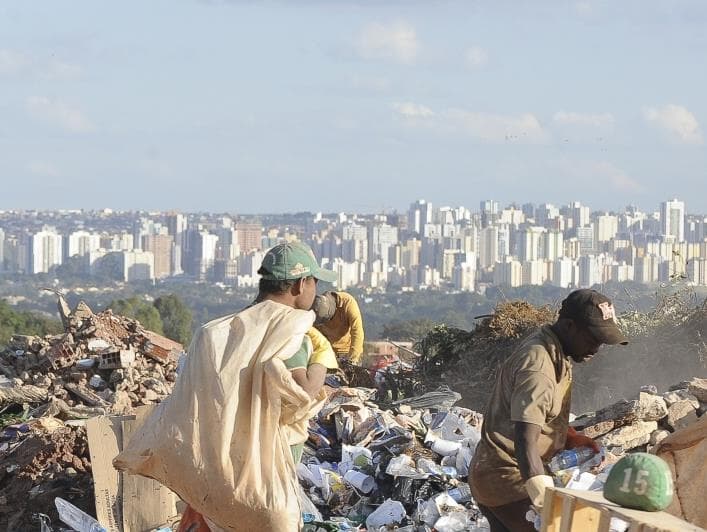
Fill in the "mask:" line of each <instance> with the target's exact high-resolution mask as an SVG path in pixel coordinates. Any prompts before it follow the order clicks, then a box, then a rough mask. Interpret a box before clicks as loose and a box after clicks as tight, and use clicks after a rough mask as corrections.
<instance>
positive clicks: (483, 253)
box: [479, 226, 500, 269]
mask: <svg viewBox="0 0 707 532" xmlns="http://www.w3.org/2000/svg"><path fill="white" fill-rule="evenodd" d="M499 258H500V255H499V252H498V227H496V226H489V227H485V228H484V229H482V230H481V231H480V232H479V265H480V266H481V268H483V269H486V268H490V267H491V266H493V265H494V264H495V263H496V262H498V260H499Z"/></svg>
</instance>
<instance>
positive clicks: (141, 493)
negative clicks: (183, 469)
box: [121, 407, 177, 532]
mask: <svg viewBox="0 0 707 532" xmlns="http://www.w3.org/2000/svg"><path fill="white" fill-rule="evenodd" d="M151 410H152V407H141V408H140V409H139V410H138V411H137V413H136V416H135V419H130V420H123V421H122V423H121V425H122V428H123V443H122V446H123V447H125V445H126V444H127V442H128V441H129V440H130V436H131V435H132V433H133V432H134V431H135V430H137V429H139V428H140V426H142V424H143V422H144V421H145V418H146V417H147V416H148V414H149V413H150V412H151ZM122 499H123V531H124V532H146V531H149V530H153V529H155V528H157V527H159V526H161V525H164V524H167V523H168V521H170V519H172V518H176V515H177V509H176V503H177V497H176V496H175V495H174V493H172V492H171V491H170V490H169V489H167V488H166V487H164V486H163V485H162V484H160V483H159V482H157V481H156V480H152V479H150V478H146V477H141V476H139V475H123V497H122Z"/></svg>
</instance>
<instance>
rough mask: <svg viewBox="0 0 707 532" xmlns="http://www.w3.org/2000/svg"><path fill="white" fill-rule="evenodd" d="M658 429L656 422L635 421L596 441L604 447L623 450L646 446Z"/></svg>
mask: <svg viewBox="0 0 707 532" xmlns="http://www.w3.org/2000/svg"><path fill="white" fill-rule="evenodd" d="M657 429H658V423H657V422H656V421H637V422H636V423H634V424H632V425H625V426H623V427H619V428H618V429H615V430H612V431H611V432H609V433H608V434H605V435H604V436H601V437H600V438H599V439H598V440H597V441H598V442H599V443H600V444H601V445H603V446H604V447H621V448H622V449H624V450H629V449H634V448H636V447H640V446H641V445H646V444H647V443H648V442H649V441H650V439H651V434H652V433H653V431H655V430H657Z"/></svg>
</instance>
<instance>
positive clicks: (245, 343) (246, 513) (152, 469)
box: [113, 242, 337, 532]
mask: <svg viewBox="0 0 707 532" xmlns="http://www.w3.org/2000/svg"><path fill="white" fill-rule="evenodd" d="M258 273H260V275H261V276H262V278H261V279H260V284H259V292H258V297H257V299H256V301H255V303H254V304H253V305H251V306H250V307H248V308H246V309H244V310H242V311H240V312H237V313H235V314H231V315H229V316H225V317H223V318H219V319H216V320H213V321H211V322H209V323H207V324H206V325H203V326H202V327H201V328H200V329H199V330H198V331H197V333H196V335H195V336H194V340H193V341H192V344H191V346H190V348H189V355H188V356H187V357H186V359H185V364H184V367H183V369H182V371H181V372H180V374H179V378H178V380H177V382H176V384H175V387H174V390H173V392H172V395H171V396H170V398H169V399H168V400H166V401H164V402H162V403H161V404H160V405H159V406H158V407H157V408H156V409H155V411H154V412H153V413H152V415H151V416H150V418H149V419H148V420H147V421H146V422H145V423H144V424H143V425H142V427H141V428H140V430H139V431H137V433H136V434H135V435H134V436H133V437H132V439H131V440H130V442H129V443H128V445H127V446H126V448H125V449H124V450H123V451H122V452H121V453H120V454H119V455H118V456H117V457H116V458H115V460H114V462H113V464H114V466H115V467H116V468H117V469H119V470H122V471H126V472H128V473H131V474H139V475H142V476H146V477H149V478H153V479H156V480H158V481H159V482H161V483H162V484H164V485H165V486H167V487H169V488H170V489H172V490H173V491H174V492H175V493H177V494H179V496H180V497H181V499H182V500H184V501H185V502H186V503H187V505H188V507H187V510H186V511H185V513H184V516H183V518H182V521H181V522H180V528H179V531H180V532H185V531H187V530H188V531H189V532H195V531H198V532H209V531H210V532H222V531H231V532H249V531H252V530H261V531H264V532H296V531H297V530H300V529H301V526H300V525H301V509H300V503H299V495H298V489H299V488H298V481H297V476H296V472H295V467H296V464H297V462H298V461H299V458H300V455H301V452H302V446H303V443H304V442H305V441H306V440H307V437H308V430H307V429H308V421H309V419H311V417H312V416H314V415H316V414H317V412H318V411H319V409H320V408H321V407H322V405H323V403H324V401H325V399H326V393H325V392H324V390H323V384H324V378H325V375H326V371H327V368H336V367H337V365H336V357H335V355H334V352H333V350H332V349H331V346H329V345H328V344H327V343H326V342H324V343H322V342H320V341H319V340H320V339H321V338H320V336H317V335H316V334H314V335H312V333H311V330H312V329H313V327H312V325H313V323H314V317H315V316H314V312H312V311H311V310H310V308H311V306H312V303H313V301H314V297H315V295H316V288H317V282H318V281H319V280H322V281H328V282H331V281H334V279H335V274H334V273H333V272H331V271H328V270H325V269H322V268H320V267H319V265H318V264H317V261H316V259H315V257H314V254H313V253H312V251H311V249H310V248H309V247H308V246H306V245H305V244H302V243H299V242H288V243H284V244H279V245H277V246H275V247H273V248H272V249H270V250H269V251H268V252H267V253H266V255H265V257H264V259H263V263H262V267H261V268H260V270H259V271H258ZM322 346H324V347H322Z"/></svg>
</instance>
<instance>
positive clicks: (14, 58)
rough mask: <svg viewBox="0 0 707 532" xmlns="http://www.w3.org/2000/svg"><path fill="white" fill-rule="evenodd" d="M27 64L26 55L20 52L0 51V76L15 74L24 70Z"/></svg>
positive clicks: (28, 61)
mask: <svg viewBox="0 0 707 532" xmlns="http://www.w3.org/2000/svg"><path fill="white" fill-rule="evenodd" d="M29 63H30V60H29V58H28V57H27V55H25V54H23V53H21V52H16V51H14V50H7V49H0V76H7V75H12V74H16V73H18V72H20V71H21V70H24V69H25V68H26V67H27V66H28V65H29Z"/></svg>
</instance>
